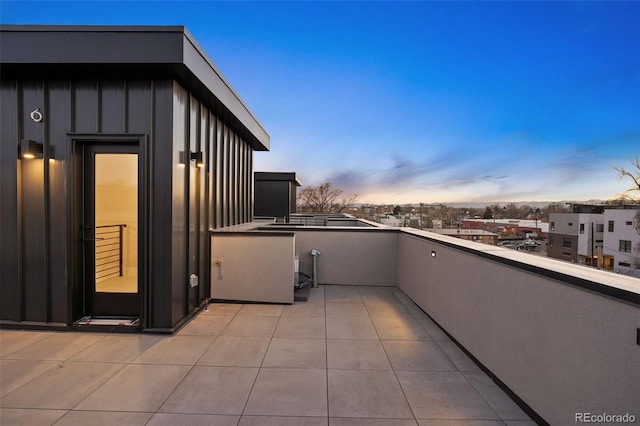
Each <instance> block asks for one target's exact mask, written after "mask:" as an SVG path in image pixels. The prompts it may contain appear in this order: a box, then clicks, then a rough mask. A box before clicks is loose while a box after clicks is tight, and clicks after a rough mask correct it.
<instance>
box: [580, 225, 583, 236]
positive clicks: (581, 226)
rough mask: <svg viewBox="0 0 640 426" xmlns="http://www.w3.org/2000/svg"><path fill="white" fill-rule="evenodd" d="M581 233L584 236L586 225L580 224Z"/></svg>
mask: <svg viewBox="0 0 640 426" xmlns="http://www.w3.org/2000/svg"><path fill="white" fill-rule="evenodd" d="M580 233H581V234H584V223H581V224H580Z"/></svg>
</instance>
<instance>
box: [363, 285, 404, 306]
mask: <svg viewBox="0 0 640 426" xmlns="http://www.w3.org/2000/svg"><path fill="white" fill-rule="evenodd" d="M358 292H359V293H360V296H361V297H362V301H363V302H364V303H365V304H367V305H369V304H376V303H398V302H399V301H398V298H397V297H396V296H395V295H394V294H393V292H392V291H391V287H368V286H358Z"/></svg>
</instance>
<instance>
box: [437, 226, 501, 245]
mask: <svg viewBox="0 0 640 426" xmlns="http://www.w3.org/2000/svg"><path fill="white" fill-rule="evenodd" d="M428 231H429V232H435V233H436V234H440V235H448V236H450V237H456V238H460V239H462V240H468V241H475V242H479V243H484V244H492V245H494V246H495V245H498V234H494V233H493V232H488V231H483V230H478V229H433V230H431V229H429V230H428Z"/></svg>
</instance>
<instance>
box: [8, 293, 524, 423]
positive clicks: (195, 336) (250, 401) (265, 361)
mask: <svg viewBox="0 0 640 426" xmlns="http://www.w3.org/2000/svg"><path fill="white" fill-rule="evenodd" d="M0 379H1V380H0V397H1V399H0V425H3V426H4V425H7V426H9V425H30V426H37V425H56V426H65V425H83V426H91V425H118V426H120V425H132V426H133V425H148V426H160V425H171V426H175V425H214V426H226V425H241V426H250V425H256V426H260V425H265V426H269V425H277V426H287V425H291V426H294V425H295V426H305V425H310V426H315V425H318V426H319V425H325V426H326V425H330V426H356V425H371V426H405V425H406V426H409V425H413V426H416V425H422V426H426V425H430V426H433V425H448V426H453V425H474V426H493V425H514V426H515V425H533V424H535V423H534V422H533V421H531V420H530V419H529V417H528V416H527V415H526V414H525V413H524V412H523V411H522V410H521V409H520V408H519V407H518V406H517V405H516V404H515V403H514V402H513V401H512V400H511V399H510V398H509V397H508V396H507V395H506V394H504V393H503V392H502V391H501V390H500V389H499V388H498V387H497V386H496V385H495V384H494V383H493V382H492V381H491V380H490V379H489V378H488V377H487V376H486V375H485V374H484V373H483V372H482V371H481V370H480V369H479V368H478V367H477V366H476V365H475V364H474V363H473V362H472V361H471V360H470V359H469V358H468V357H467V356H466V355H465V354H464V353H463V352H462V351H461V350H460V349H459V348H458V347H457V346H456V345H455V344H454V343H453V342H451V341H450V340H449V339H448V338H447V336H446V334H444V333H443V332H442V331H441V330H440V329H439V328H438V327H437V325H436V324H434V323H433V321H431V320H430V319H429V317H428V316H426V315H425V314H424V313H423V312H422V311H421V310H420V309H418V308H417V307H416V306H415V305H414V304H413V302H411V300H409V299H408V298H407V297H406V296H405V295H404V294H403V293H402V292H401V291H400V290H398V289H396V288H392V287H367V286H360V287H355V286H321V287H319V288H317V289H312V293H311V297H310V299H309V301H308V302H305V303H295V304H294V305H287V306H282V305H263V304H246V305H242V304H230V303H228V304H211V305H210V307H209V311H208V312H201V313H200V314H199V315H198V316H197V317H196V318H194V319H193V320H192V321H191V322H190V323H188V324H187V325H186V326H185V327H183V328H182V329H181V330H180V331H179V332H178V333H176V334H175V335H173V336H158V335H130V334H102V333H75V332H66V333H65V332H62V333H57V332H36V331H9V330H3V331H0Z"/></svg>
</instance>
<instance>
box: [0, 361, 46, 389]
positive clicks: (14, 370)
mask: <svg viewBox="0 0 640 426" xmlns="http://www.w3.org/2000/svg"><path fill="white" fill-rule="evenodd" d="M57 364H58V361H34V360H26V359H5V360H1V361H0V397H3V396H5V395H7V394H9V393H10V392H13V391H14V390H16V389H18V388H19V387H20V386H22V385H24V384H25V383H28V382H29V381H31V380H32V379H34V378H36V377H38V376H39V375H40V374H42V373H44V372H45V371H47V370H50V369H51V368H53V367H54V366H56V365H57Z"/></svg>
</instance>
